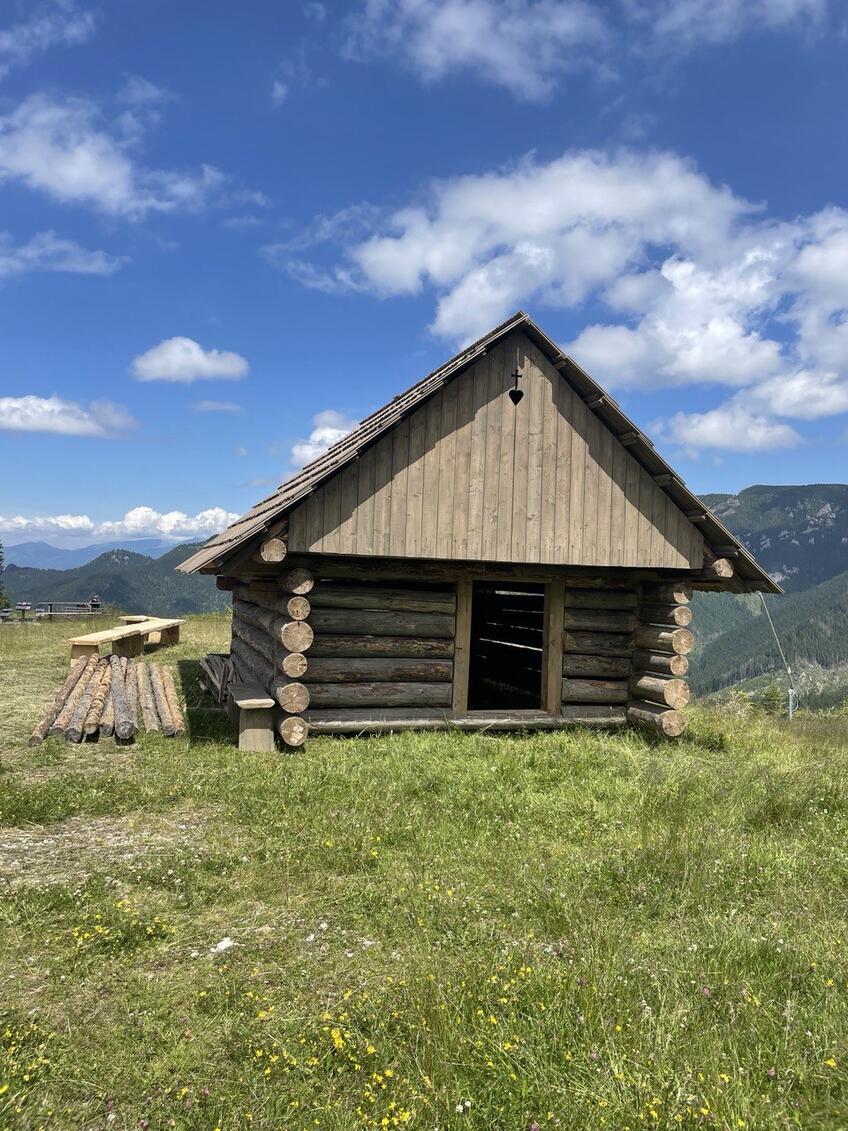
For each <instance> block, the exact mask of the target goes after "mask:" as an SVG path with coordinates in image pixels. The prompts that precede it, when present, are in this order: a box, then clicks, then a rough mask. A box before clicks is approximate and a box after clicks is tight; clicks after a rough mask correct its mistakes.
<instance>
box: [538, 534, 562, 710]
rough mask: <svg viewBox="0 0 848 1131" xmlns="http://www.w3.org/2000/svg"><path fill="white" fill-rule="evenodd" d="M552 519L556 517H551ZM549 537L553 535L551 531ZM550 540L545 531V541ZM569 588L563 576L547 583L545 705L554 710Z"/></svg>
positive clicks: (544, 660)
mask: <svg viewBox="0 0 848 1131" xmlns="http://www.w3.org/2000/svg"><path fill="white" fill-rule="evenodd" d="M551 521H552V518H551ZM548 536H549V537H553V534H552V533H551V532H548ZM545 541H546V539H545V534H544V533H543V535H542V544H544V543H545ZM564 599H565V590H564V586H563V584H562V580H561V579H559V580H557V581H551V582H549V584H548V585H547V586H546V587H545V618H544V631H543V634H542V706H543V707H544V709H545V710H546V711H550V712H551V713H552V714H553V713H555V712H558V711H559V707H560V702H561V699H562V697H561V695H560V681H561V679H562V631H561V626H562V622H563V617H564V616H565V604H564Z"/></svg>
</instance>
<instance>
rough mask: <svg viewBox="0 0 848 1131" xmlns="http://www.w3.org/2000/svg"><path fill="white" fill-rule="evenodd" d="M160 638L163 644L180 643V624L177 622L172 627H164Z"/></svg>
mask: <svg viewBox="0 0 848 1131" xmlns="http://www.w3.org/2000/svg"><path fill="white" fill-rule="evenodd" d="M159 639H160V641H161V642H162V643H163V644H179V642H180V626H179V625H178V624H175V625H174V626H173V627H172V628H163V629H162V631H161V632H160V634H159Z"/></svg>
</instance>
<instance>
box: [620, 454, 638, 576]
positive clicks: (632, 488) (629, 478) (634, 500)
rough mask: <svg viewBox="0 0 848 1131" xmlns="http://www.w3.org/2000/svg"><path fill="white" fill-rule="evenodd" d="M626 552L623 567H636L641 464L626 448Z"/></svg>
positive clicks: (624, 552)
mask: <svg viewBox="0 0 848 1131" xmlns="http://www.w3.org/2000/svg"><path fill="white" fill-rule="evenodd" d="M624 451H625V473H624V476H625V478H624V551H623V558H622V565H634V564H635V563H636V560H637V552H638V545H639V464H638V463H637V462H636V460H635V459H633V457H632V456H631V455H630V452H629V451H628V450H627V449H626V448H625V449H624Z"/></svg>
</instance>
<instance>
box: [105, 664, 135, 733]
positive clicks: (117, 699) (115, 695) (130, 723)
mask: <svg viewBox="0 0 848 1131" xmlns="http://www.w3.org/2000/svg"><path fill="white" fill-rule="evenodd" d="M121 659H123V660H124V663H123V664H122V663H121ZM110 661H111V664H112V709H113V711H114V714H115V738H120V739H121V740H122V741H124V742H127V741H128V740H129V739H131V738H132V737H133V735H134V734H135V719H134V718H133V717H132V715H131V713H130V704H129V700H128V699H127V691H126V682H125V681H126V673H127V667H126V657H125V656H124V657H118V656H110Z"/></svg>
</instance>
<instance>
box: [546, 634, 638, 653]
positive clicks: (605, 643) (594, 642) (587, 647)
mask: <svg viewBox="0 0 848 1131" xmlns="http://www.w3.org/2000/svg"><path fill="white" fill-rule="evenodd" d="M562 646H563V648H564V650H565V651H566V652H579V653H580V655H583V656H629V655H630V637H629V636H626V635H624V634H621V635H613V634H612V633H608V632H570V631H568V630H566V631H565V632H563V634H562Z"/></svg>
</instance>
